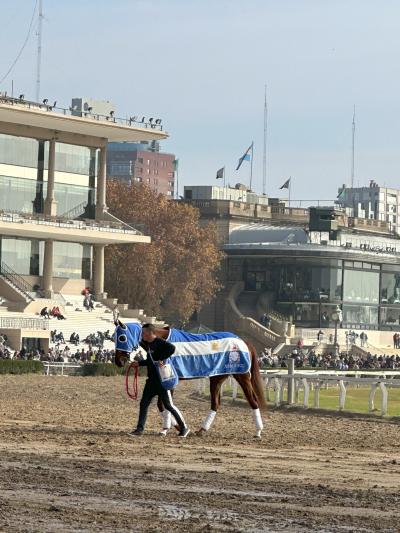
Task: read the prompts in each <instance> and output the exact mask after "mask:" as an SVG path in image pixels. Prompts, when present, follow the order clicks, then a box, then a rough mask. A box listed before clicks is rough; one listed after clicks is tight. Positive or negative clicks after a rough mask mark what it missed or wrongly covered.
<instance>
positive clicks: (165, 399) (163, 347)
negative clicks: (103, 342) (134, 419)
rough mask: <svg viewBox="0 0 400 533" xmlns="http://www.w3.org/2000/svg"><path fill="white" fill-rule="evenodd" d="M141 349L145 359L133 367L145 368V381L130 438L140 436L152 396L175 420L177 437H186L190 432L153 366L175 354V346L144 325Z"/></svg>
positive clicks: (150, 325)
mask: <svg viewBox="0 0 400 533" xmlns="http://www.w3.org/2000/svg"><path fill="white" fill-rule="evenodd" d="M142 339H143V341H144V342H143V343H142V345H143V347H144V348H145V349H146V351H147V359H145V360H144V361H140V362H138V363H136V365H134V366H147V381H146V384H145V386H144V389H143V394H142V399H141V400H140V410H139V419H138V423H137V426H136V429H135V430H134V431H132V432H131V433H129V435H131V436H135V437H138V436H141V435H142V434H143V431H144V426H145V424H146V418H147V412H148V409H149V406H150V403H151V401H152V399H153V398H154V396H159V398H160V399H161V401H162V403H163V405H164V407H165V409H167V411H169V412H170V413H171V414H172V416H173V417H174V418H175V420H176V422H177V424H178V425H179V427H180V431H179V437H187V436H188V434H189V432H190V430H189V428H188V427H187V425H186V423H185V420H184V418H183V416H182V414H181V412H180V411H179V409H177V407H175V405H174V404H173V402H172V396H171V392H170V391H169V390H165V389H164V388H163V386H162V385H161V382H160V378H159V376H158V373H157V370H156V367H155V365H157V364H159V363H158V361H165V360H166V359H168V357H170V356H171V355H172V354H173V353H174V352H175V346H174V345H173V344H171V343H170V342H167V341H165V340H163V339H160V338H159V337H156V335H155V327H154V326H153V324H144V325H143V326H142Z"/></svg>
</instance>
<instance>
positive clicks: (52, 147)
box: [44, 139, 57, 217]
mask: <svg viewBox="0 0 400 533" xmlns="http://www.w3.org/2000/svg"><path fill="white" fill-rule="evenodd" d="M55 160H56V141H55V139H50V141H49V161H48V165H47V168H48V170H47V196H46V200H45V202H44V213H45V215H49V216H52V217H54V216H56V214H57V202H56V200H55V198H54V169H55Z"/></svg>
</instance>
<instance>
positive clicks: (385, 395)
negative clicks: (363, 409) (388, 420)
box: [379, 381, 388, 416]
mask: <svg viewBox="0 0 400 533" xmlns="http://www.w3.org/2000/svg"><path fill="white" fill-rule="evenodd" d="M379 387H380V389H381V393H382V407H381V415H382V416H385V415H387V409H388V391H387V388H386V384H385V383H384V382H383V381H381V382H380V383H379Z"/></svg>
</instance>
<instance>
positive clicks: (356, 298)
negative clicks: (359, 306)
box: [343, 270, 379, 303]
mask: <svg viewBox="0 0 400 533" xmlns="http://www.w3.org/2000/svg"><path fill="white" fill-rule="evenodd" d="M378 297H379V272H365V271H356V270H345V271H344V288H343V299H344V300H345V301H348V302H355V303H361V302H366V303H378Z"/></svg>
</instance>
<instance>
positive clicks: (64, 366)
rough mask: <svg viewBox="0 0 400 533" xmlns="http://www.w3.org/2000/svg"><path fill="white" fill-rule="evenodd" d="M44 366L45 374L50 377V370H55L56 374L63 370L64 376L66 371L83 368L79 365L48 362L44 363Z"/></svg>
mask: <svg viewBox="0 0 400 533" xmlns="http://www.w3.org/2000/svg"><path fill="white" fill-rule="evenodd" d="M43 366H44V373H45V374H46V376H49V375H50V368H52V369H53V370H55V373H57V371H60V370H61V375H62V376H63V375H64V370H69V369H71V368H81V366H82V365H80V364H78V363H67V362H62V363H50V362H48V361H43Z"/></svg>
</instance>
